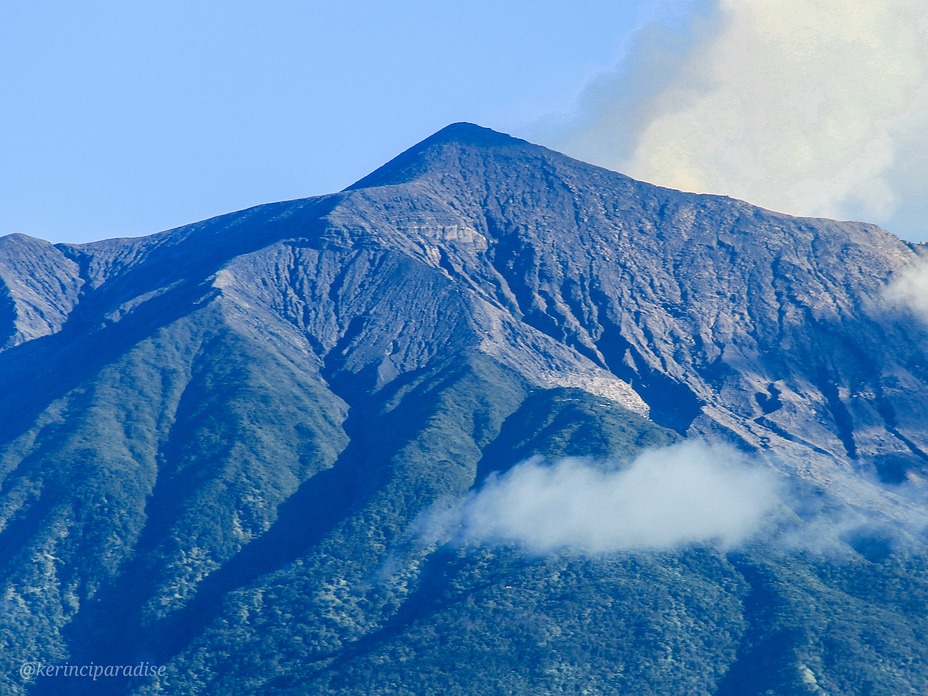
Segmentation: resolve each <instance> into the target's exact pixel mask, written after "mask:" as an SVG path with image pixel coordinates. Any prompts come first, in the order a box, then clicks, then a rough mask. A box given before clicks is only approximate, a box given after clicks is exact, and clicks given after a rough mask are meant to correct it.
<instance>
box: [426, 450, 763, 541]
mask: <svg viewBox="0 0 928 696" xmlns="http://www.w3.org/2000/svg"><path fill="white" fill-rule="evenodd" d="M780 488H781V483H780V478H779V477H778V476H776V474H775V473H774V472H773V471H772V470H770V469H765V468H761V467H758V466H754V465H752V464H751V463H750V462H748V461H747V460H746V459H745V458H744V456H743V455H741V454H740V453H738V452H737V451H736V450H733V449H732V448H730V447H725V446H720V445H708V444H704V443H700V442H685V443H682V444H679V445H674V446H671V447H667V448H661V449H655V450H648V451H645V452H644V453H642V454H641V455H640V456H638V457H637V458H636V459H635V460H634V461H633V462H631V464H629V465H628V466H625V467H622V468H616V467H611V468H610V467H604V465H602V464H597V463H595V462H591V461H588V460H583V459H571V458H568V459H562V460H560V461H558V462H555V463H553V464H546V463H545V462H544V461H542V460H541V459H539V458H534V459H530V460H528V461H526V462H523V463H521V464H519V465H517V466H515V467H514V468H512V469H510V470H509V471H508V472H506V473H505V474H503V475H501V476H493V477H490V478H489V479H488V480H487V482H486V483H485V485H484V486H483V487H482V488H481V489H480V490H479V491H476V492H472V493H471V494H469V495H468V496H466V497H465V498H464V499H463V500H462V501H458V502H457V503H456V504H455V505H453V506H451V507H449V508H445V509H443V510H435V509H433V510H431V511H430V512H429V513H428V514H427V516H426V519H425V521H424V522H423V523H422V524H423V526H424V527H425V528H428V529H429V532H428V534H427V535H430V536H433V537H434V538H436V539H438V538H442V537H444V538H447V539H451V540H452V541H454V542H457V543H463V544H471V543H476V544H485V543H489V544H512V545H515V546H518V547H521V548H523V549H524V550H525V551H527V552H528V553H530V554H539V555H540V554H546V553H551V552H557V551H561V550H577V551H580V552H583V553H589V554H602V553H611V552H617V551H632V550H662V549H672V548H676V547H680V546H686V545H691V544H714V545H717V546H719V547H721V548H725V549H728V548H732V547H735V546H738V545H740V544H742V543H744V542H745V541H746V540H748V539H749V538H751V537H752V536H753V535H755V534H757V533H758V532H759V531H760V530H761V529H762V528H763V527H764V525H765V524H766V523H767V522H769V521H770V519H771V516H772V515H773V513H774V511H775V509H776V508H777V505H778V503H779V500H780V496H779V494H780Z"/></svg>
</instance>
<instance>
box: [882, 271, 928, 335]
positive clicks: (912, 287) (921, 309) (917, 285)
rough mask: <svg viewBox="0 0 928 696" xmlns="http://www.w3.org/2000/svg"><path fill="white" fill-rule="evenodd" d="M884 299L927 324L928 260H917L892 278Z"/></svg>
mask: <svg viewBox="0 0 928 696" xmlns="http://www.w3.org/2000/svg"><path fill="white" fill-rule="evenodd" d="M886 297H887V299H888V300H889V301H890V302H892V303H894V304H897V305H900V306H903V307H907V308H908V309H910V310H911V311H912V312H914V313H915V314H916V315H917V316H918V317H920V318H921V319H922V320H924V321H925V322H928V259H919V260H918V261H916V262H915V263H913V264H912V265H911V266H908V267H907V268H905V269H903V270H902V271H901V272H900V273H899V274H898V275H897V276H896V277H895V278H893V280H892V282H890V284H889V286H887V288H886Z"/></svg>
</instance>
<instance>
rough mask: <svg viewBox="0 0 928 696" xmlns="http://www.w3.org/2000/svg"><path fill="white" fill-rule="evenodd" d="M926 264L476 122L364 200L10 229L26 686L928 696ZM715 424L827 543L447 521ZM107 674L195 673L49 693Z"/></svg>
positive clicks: (422, 153) (11, 551)
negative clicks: (190, 220) (610, 539)
mask: <svg viewBox="0 0 928 696" xmlns="http://www.w3.org/2000/svg"><path fill="white" fill-rule="evenodd" d="M925 253H926V252H925V249H924V248H922V247H919V246H916V245H912V244H908V243H906V242H904V241H902V240H900V239H898V238H896V237H894V236H893V235H891V234H890V233H888V232H886V231H884V230H881V229H880V228H878V227H875V226H872V225H866V224H861V223H850V222H836V221H830V220H820V219H808V218H794V217H789V216H786V215H782V214H779V213H775V212H771V211H767V210H763V209H760V208H757V207H754V206H751V205H749V204H747V203H743V202H740V201H735V200H731V199H728V198H724V197H717V196H703V195H693V194H686V193H681V192H677V191H672V190H668V189H664V188H660V187H656V186H652V185H649V184H645V183H641V182H637V181H634V180H632V179H629V178H628V177H625V176H622V175H621V174H617V173H614V172H610V171H607V170H604V169H600V168H597V167H593V166H591V165H587V164H584V163H581V162H578V161H575V160H572V159H570V158H568V157H566V156H563V155H560V154H558V153H555V152H552V151H550V150H547V149H545V148H542V147H538V146H535V145H532V144H529V143H527V142H525V141H522V140H518V139H515V138H511V137H509V136H506V135H503V134H500V133H496V132H493V131H490V130H487V129H484V128H480V127H477V126H473V125H470V124H455V125H452V126H449V127H448V128H446V129H444V130H442V131H440V132H439V133H437V134H435V135H434V136H432V137H430V138H428V139H427V140H425V141H423V142H422V143H420V144H418V145H416V146H415V147H413V148H411V149H410V150H408V151H407V152H405V153H403V154H402V155H400V156H399V157H397V158H396V159H394V160H393V161H391V162H389V163H387V164H386V165H384V166H383V167H382V168H380V169H378V170H377V171H375V172H373V173H372V174H370V175H369V176H367V177H365V178H364V179H362V180H361V181H359V182H358V183H357V184H355V185H353V186H351V187H349V188H348V189H346V190H345V191H343V192H341V193H338V194H333V195H329V196H322V197H317V198H310V199H305V200H298V201H290V202H284V203H276V204H271V205H264V206H259V207H256V208H252V209H249V210H245V211H242V212H239V213H233V214H230V215H225V216H222V217H218V218H214V219H211V220H207V221H204V222H200V223H196V224H193V225H189V226H187V227H182V228H178V229H175V230H170V231H167V232H163V233H161V234H156V235H153V236H150V237H145V238H139V239H116V240H108V241H104V242H97V243H91V244H83V245H71V244H57V245H52V244H49V243H46V242H43V241H41V240H36V239H32V238H28V237H24V236H21V235H12V236H8V237H4V238H2V239H0V282H2V290H0V335H2V345H3V350H2V352H0V550H2V553H0V591H2V597H3V600H2V602H3V612H2V614H0V644H2V645H3V648H4V649H3V651H2V660H3V663H4V665H3V669H2V670H0V681H2V688H3V691H4V692H5V693H14V694H15V693H28V694H45V693H85V692H86V693H134V694H154V693H208V694H213V693H215V694H227V693H294V694H296V693H320V694H322V693H338V694H353V693H367V694H387V693H441V694H456V693H460V694H473V693H477V694H481V693H485V694H496V693H514V694H515V693H616V694H622V693H642V694H645V693H655V694H666V693H687V694H722V695H724V694H767V693H777V694H806V693H809V694H811V693H872V694H884V693H885V694H898V693H919V692H925V691H928V668H926V667H925V666H924V665H926V664H928V659H926V658H928V649H926V647H925V641H924V636H925V635H928V619H926V617H928V611H926V609H928V573H926V571H928V563H926V556H925V551H926V546H925V541H924V536H923V533H922V530H923V529H924V527H925V524H926V519H925V517H926V507H925V504H924V486H923V484H922V481H923V480H924V478H925V476H926V473H928V354H926V349H928V329H926V327H925V326H924V325H922V324H919V323H917V322H915V321H913V319H912V317H911V315H909V314H907V313H906V310H905V309H904V308H900V307H899V306H898V305H894V304H892V303H890V302H889V301H888V300H887V299H886V296H885V292H884V291H885V288H886V286H887V283H889V282H890V281H891V279H892V278H893V277H896V276H897V275H898V274H899V273H900V272H902V270H903V269H904V268H907V267H909V266H910V265H911V264H913V263H915V262H916V261H917V260H918V259H919V258H921V257H924V255H925ZM684 440H690V441H700V442H701V441H708V442H715V443H727V446H728V447H729V448H731V450H732V451H738V452H740V453H741V454H742V455H743V456H744V457H747V458H750V459H751V460H752V461H755V462H757V463H758V464H757V465H758V466H761V467H764V468H765V470H767V471H769V472H772V473H771V475H775V476H776V477H777V478H778V480H781V481H782V482H783V485H784V486H786V487H787V488H788V489H789V491H790V492H789V493H788V494H784V495H783V502H782V503H781V504H780V508H782V509H781V514H782V515H785V516H786V518H788V519H789V520H790V521H791V522H790V523H791V524H793V525H794V526H795V525H799V528H800V529H802V528H804V527H803V526H802V525H806V526H807V527H808V528H809V529H812V530H813V533H815V534H818V533H819V532H821V533H822V534H825V535H826V536H828V535H830V537H829V543H828V545H827V548H824V546H825V544H824V542H823V549H819V548H816V547H815V546H814V545H811V544H808V543H802V544H786V543H784V542H783V540H782V538H780V537H768V538H758V539H755V540H753V541H749V542H745V543H739V544H736V545H734V546H729V547H726V546H724V545H719V544H716V543H711V542H706V543H688V544H674V545H670V546H666V547H661V548H643V549H638V548H633V549H620V550H616V551H613V552H609V553H588V552H584V551H583V550H582V549H571V548H565V549H555V550H552V551H545V552H542V553H528V552H526V551H525V549H522V548H520V547H519V545H518V544H516V543H464V542H462V541H461V540H460V539H458V540H455V539H454V538H448V537H447V536H438V537H434V538H433V537H429V535H428V534H426V533H424V532H423V531H422V530H423V524H424V523H423V520H428V519H431V518H430V517H429V515H431V514H432V513H433V512H434V511H435V510H436V509H441V506H443V505H445V506H447V505H449V504H452V505H453V501H460V500H467V499H468V498H467V497H466V496H468V495H470V496H474V495H475V493H474V491H477V490H481V489H482V488H481V487H482V486H484V485H486V484H487V482H493V481H500V480H508V479H506V476H507V473H506V472H510V474H511V473H512V472H513V471H515V469H513V467H515V466H516V465H517V464H518V463H519V462H521V461H523V460H525V459H527V458H531V457H534V456H542V457H545V458H546V459H547V460H548V461H549V462H556V461H558V460H560V459H561V458H563V457H588V458H592V460H591V461H593V462H594V463H595V462H599V464H593V465H591V466H601V467H606V468H607V469H608V468H609V467H610V466H619V467H620V468H621V467H628V466H629V462H631V461H634V460H635V458H636V457H637V456H638V455H639V454H640V453H641V452H642V451H661V448H666V447H668V446H672V445H673V443H679V442H682V441H684ZM606 461H610V462H613V464H608V465H607V464H603V463H602V462H606ZM694 495H699V493H698V492H694ZM471 499H472V498H471ZM449 501H452V502H451V503H449ZM567 513H568V511H565V510H559V509H551V511H550V514H551V515H552V516H555V517H556V516H558V515H562V514H567ZM822 520H828V521H829V522H828V524H827V525H824V526H823V525H822V524H820V523H821V522H822ZM832 520H839V521H840V524H838V523H832V522H831V521H832ZM816 530H817V531H816ZM831 537H833V538H831ZM91 662H93V663H94V664H96V665H123V664H138V663H141V662H145V663H147V664H149V665H155V666H159V667H163V668H164V669H163V673H161V674H160V675H159V676H155V677H150V678H101V679H99V680H97V681H92V680H89V679H82V678H79V677H63V676H57V677H56V676H49V675H47V674H40V675H39V676H37V677H35V678H33V679H24V678H23V677H22V676H21V675H20V666H21V665H22V664H24V663H40V664H44V665H66V664H67V665H88V664H90V663H91Z"/></svg>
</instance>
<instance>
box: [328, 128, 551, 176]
mask: <svg viewBox="0 0 928 696" xmlns="http://www.w3.org/2000/svg"><path fill="white" fill-rule="evenodd" d="M455 146H456V147H464V148H467V147H478V148H507V147H519V148H521V147H529V148H538V147H539V146H538V145H532V144H531V143H529V142H527V141H525V140H521V139H520V138H514V137H512V136H511V135H507V134H505V133H500V132H499V131H495V130H492V129H490V128H484V127H483V126H478V125H475V124H473V123H467V122H463V121H462V122H458V123H452V124H451V125H449V126H445V127H444V128H442V129H441V130H440V131H438V132H437V133H435V134H433V135H431V136H429V137H428V138H426V139H425V140H423V141H422V142H420V143H418V144H416V145H413V146H412V147H411V148H409V149H408V150H406V151H405V152H403V153H401V154H400V155H398V156H396V157H394V158H393V159H392V160H390V161H389V162H387V163H386V164H385V165H383V166H382V167H380V168H379V169H376V170H375V171H373V172H371V173H370V174H368V175H367V176H365V177H364V178H363V179H361V180H359V181H357V182H355V183H353V184H352V185H351V186H349V187H348V188H346V189H345V190H346V191H351V190H354V189H362V188H371V187H374V186H389V185H391V184H399V183H404V182H407V181H409V180H411V179H413V178H415V177H416V176H417V175H419V174H421V173H422V172H423V171H425V170H426V169H428V167H429V164H430V163H432V162H434V161H435V160H436V159H440V158H441V156H442V153H444V152H445V151H446V150H447V149H448V148H449V147H455Z"/></svg>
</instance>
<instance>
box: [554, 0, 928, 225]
mask: <svg viewBox="0 0 928 696" xmlns="http://www.w3.org/2000/svg"><path fill="white" fill-rule="evenodd" d="M688 8H689V12H690V13H689V15H688V17H687V18H686V19H685V21H683V22H682V23H681V22H679V21H677V24H676V25H674V24H673V23H668V22H666V21H662V22H655V23H654V24H652V25H650V26H648V27H646V28H644V29H642V30H641V31H640V32H639V33H638V35H637V36H636V37H635V39H634V41H633V44H632V45H631V47H630V49H629V50H628V51H627V53H626V55H625V57H624V59H623V61H622V62H621V64H620V65H619V67H618V68H617V70H616V71H615V73H613V74H612V75H608V76H604V77H602V78H601V79H599V80H598V81H597V82H596V83H595V84H593V85H592V86H591V87H590V88H589V89H588V90H587V94H586V98H585V100H584V104H583V106H582V109H581V114H580V116H579V117H578V118H577V119H576V120H575V121H574V123H573V124H572V125H571V126H570V127H569V128H568V130H567V132H566V133H565V134H564V136H563V137H562V138H561V140H560V142H558V143H556V146H558V147H560V148H561V149H563V150H565V151H567V152H568V153H570V154H574V155H576V156H578V157H580V158H582V159H586V160H589V161H593V162H596V163H599V164H603V165H604V166H607V167H610V168H613V169H618V170H619V171H623V172H625V173H627V174H629V175H631V176H634V177H636V178H640V179H644V180H646V181H652V182H654V183H658V184H662V185H666V186H672V187H674V188H681V189H684V190H689V191H697V192H710V193H723V194H727V195H731V196H735V197H738V198H743V199H746V200H749V201H751V202H753V203H757V204H760V205H763V206H766V207H769V208H773V209H778V210H782V211H784V212H789V213H794V214H802V215H823V216H828V217H838V218H846V217H851V218H863V219H867V220H871V221H876V222H881V223H883V224H886V225H888V226H889V227H890V229H895V231H898V232H899V233H900V234H905V235H907V236H910V237H913V238H915V237H918V238H921V237H922V236H924V232H925V225H924V222H923V221H924V220H925V219H928V202H926V199H925V197H924V196H923V195H921V192H923V187H924V184H923V182H924V179H925V176H926V170H925V167H926V166H928V3H925V2H924V0H873V1H871V2H865V3H861V2H856V0H716V1H715V3H714V4H713V5H712V6H711V8H710V9H708V10H706V9H705V7H704V5H700V4H693V3H691V4H690V5H689V6H688Z"/></svg>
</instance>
